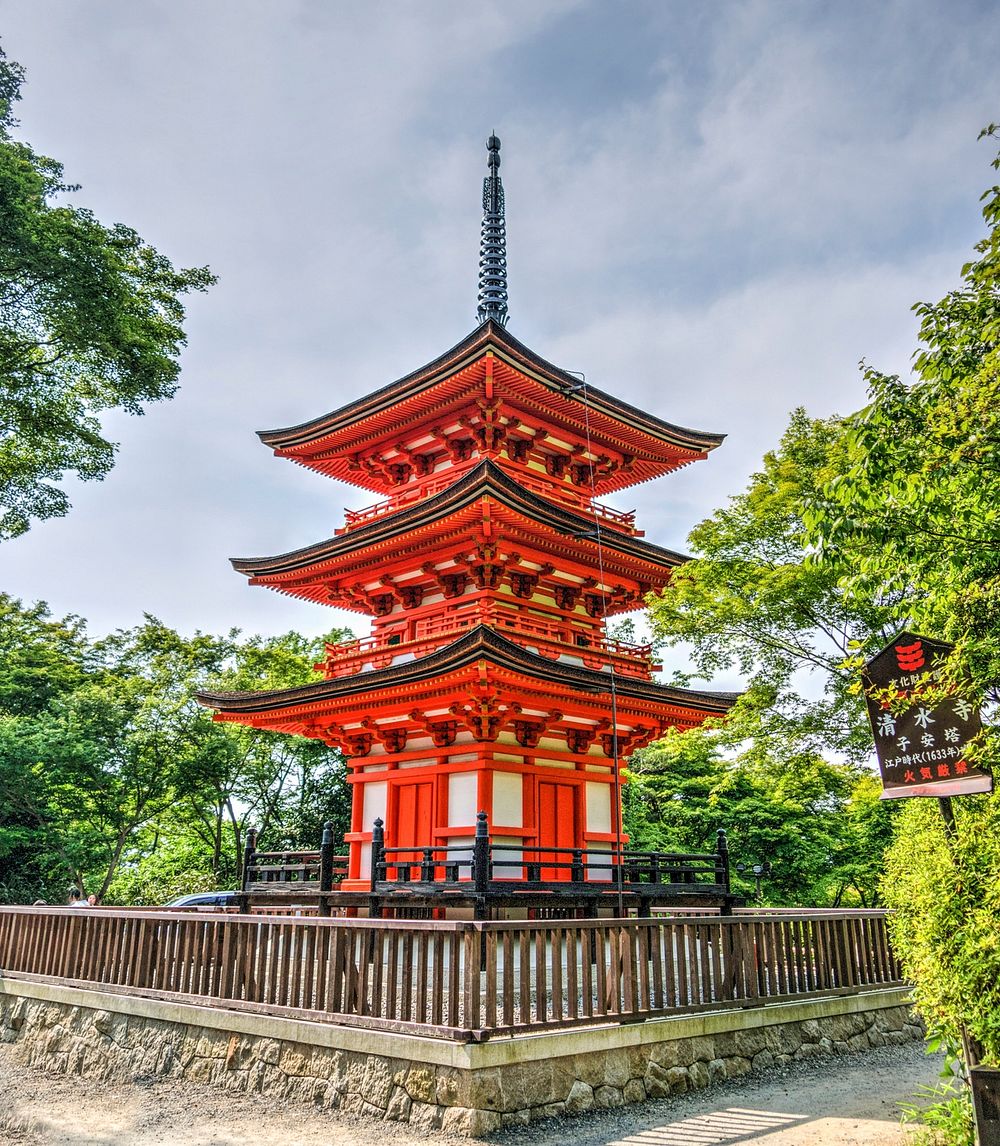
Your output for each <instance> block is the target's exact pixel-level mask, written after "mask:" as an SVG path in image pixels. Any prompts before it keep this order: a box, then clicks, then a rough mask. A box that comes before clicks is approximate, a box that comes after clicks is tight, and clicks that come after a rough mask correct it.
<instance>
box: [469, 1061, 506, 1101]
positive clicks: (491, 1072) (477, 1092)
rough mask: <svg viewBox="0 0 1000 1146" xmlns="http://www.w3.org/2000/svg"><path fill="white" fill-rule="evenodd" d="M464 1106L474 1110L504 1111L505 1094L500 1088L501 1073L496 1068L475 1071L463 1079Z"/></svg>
mask: <svg viewBox="0 0 1000 1146" xmlns="http://www.w3.org/2000/svg"><path fill="white" fill-rule="evenodd" d="M462 1093H463V1094H464V1096H465V1098H464V1101H463V1102H462V1103H461V1105H463V1106H471V1107H472V1109H473V1110H497V1111H499V1110H502V1109H503V1092H502V1090H501V1088H500V1071H499V1070H498V1069H497V1068H496V1067H495V1066H492V1067H486V1068H485V1069H483V1070H477V1071H473V1072H471V1073H470V1074H467V1075H466V1076H465V1078H464V1079H463V1083H462Z"/></svg>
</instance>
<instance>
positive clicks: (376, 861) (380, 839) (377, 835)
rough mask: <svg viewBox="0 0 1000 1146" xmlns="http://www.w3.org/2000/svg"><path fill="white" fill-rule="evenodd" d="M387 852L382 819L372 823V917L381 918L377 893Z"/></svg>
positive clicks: (380, 906)
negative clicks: (383, 860) (383, 859)
mask: <svg viewBox="0 0 1000 1146" xmlns="http://www.w3.org/2000/svg"><path fill="white" fill-rule="evenodd" d="M384 854H385V827H384V825H383V823H382V821H381V820H376V821H375V823H374V824H372V850H371V899H370V900H369V907H368V914H369V915H370V916H371V918H372V919H381V917H382V905H381V902H380V900H379V897H378V896H377V894H376V885H377V883H378V878H379V873H380V869H381V867H382V858H383V855H384Z"/></svg>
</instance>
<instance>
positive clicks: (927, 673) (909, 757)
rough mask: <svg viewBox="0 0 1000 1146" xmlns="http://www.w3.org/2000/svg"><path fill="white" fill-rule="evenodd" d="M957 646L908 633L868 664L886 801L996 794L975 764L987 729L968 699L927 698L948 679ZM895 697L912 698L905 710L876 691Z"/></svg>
mask: <svg viewBox="0 0 1000 1146" xmlns="http://www.w3.org/2000/svg"><path fill="white" fill-rule="evenodd" d="M953 649H954V645H947V644H944V643H943V642H942V641H931V640H928V639H927V638H926V637H919V636H917V635H916V634H915V633H907V632H903V633H900V634H899V636H897V637H896V639H895V640H894V641H891V642H890V643H889V644H888V645H886V647H885V648H884V649H883V650H882V651H881V652H880V653H878V654H877V655H876V656H874V657H872V659H871V660H870V661H869V662H868V663H867V664H866V665H865V671H864V678H863V679H864V686H865V699H866V701H867V704H868V719H869V720H870V721H871V725H872V734H873V735H874V737H875V751H876V752H877V753H878V763H879V768H880V769H881V770H882V789H883V791H882V799H883V800H894V799H898V798H900V797H903V796H967V795H970V794H971V793H973V792H990V791H992V790H993V777H992V776H991V775H990V774H989V773H987V772H983V771H982V770H981V769H980V768H977V767H976V766H975V765H974V764H970V763H969V762H968V761H967V760H966V758H965V752H966V746H967V745H968V743H969V741H970V740H972V738H973V737H974V736H976V735H977V734H978V733H979V731H980V729H981V728H982V724H981V722H980V718H979V708H978V706H976V705H975V704H972V703H971V702H970V701H969V700H967V699H966V698H965V697H958V698H956V699H954V700H953V699H952V698H951V697H946V698H945V699H935V700H929V701H928V702H927V703H926V704H924V703H921V700H920V694H921V692H922V691H925V690H927V688H928V686H929V685H931V684H933V683H934V682H935V680H937V679H938V678H939V676H940V668H941V666H942V665H943V664H944V662H945V660H947V658H948V656H949V655H950V653H951V652H952V650H953ZM886 689H892V690H895V692H896V694H897V696H899V697H900V698H901V699H908V700H909V702H910V703H908V704H907V705H906V706H905V708H904V709H903V710H902V711H899V712H896V711H894V709H895V708H896V706H895V705H891V704H890V703H889V701H888V700H883V699H880V698H878V697H872V696H871V695H870V694H871V692H872V691H879V690H881V691H884V690H886Z"/></svg>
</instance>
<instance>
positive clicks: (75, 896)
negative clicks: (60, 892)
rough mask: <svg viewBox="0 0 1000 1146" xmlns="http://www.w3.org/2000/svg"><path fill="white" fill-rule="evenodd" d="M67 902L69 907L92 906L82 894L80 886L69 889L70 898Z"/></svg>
mask: <svg viewBox="0 0 1000 1146" xmlns="http://www.w3.org/2000/svg"><path fill="white" fill-rule="evenodd" d="M66 904H67V906H68V907H89V906H90V904H89V903H88V902H87V901H86V900H85V899H84V898H83V896H82V895H81V894H80V889H79V888H78V887H71V888H70V889H69V899H67V901H66Z"/></svg>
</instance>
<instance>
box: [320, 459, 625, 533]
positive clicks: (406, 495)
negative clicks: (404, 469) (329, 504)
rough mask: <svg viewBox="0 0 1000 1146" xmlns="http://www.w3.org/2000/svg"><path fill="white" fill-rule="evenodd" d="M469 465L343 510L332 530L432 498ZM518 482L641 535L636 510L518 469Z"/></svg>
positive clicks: (344, 529) (346, 529)
mask: <svg viewBox="0 0 1000 1146" xmlns="http://www.w3.org/2000/svg"><path fill="white" fill-rule="evenodd" d="M472 464H474V463H471V464H469V465H464V466H461V467H455V468H454V469H452V470H449V471H448V473H447V474H444V475H442V476H440V477H436V478H434V479H433V480H432V481H428V482H423V483H421V484H420V485H413V486H412V487H407V488H406V489H404V490H402V491H401V492H399V493H397V494H395V495H394V496H393V497H387V498H385V499H384V500H383V501H377V502H375V503H374V505H368V506H365V508H364V509H345V511H344V525H343V526H342V527H341V528H340V529H337V530H335V532H336V533H337V534H341V533H347V532H349V531H350V530H352V529H357V528H358V527H359V526H361V525H368V524H370V523H371V522H373V521H377V520H378V519H379V518H380V517H385V516H386V515H387V514H390V513H396V512H397V511H398V510H400V509H406V508H407V507H408V506H411V505H416V504H417V503H418V502H420V501H423V500H424V499H425V498H428V497H433V496H434V495H435V494H437V493H440V492H441V491H442V490H443V489H447V488H448V487H449V486H450V485H454V484H455V482H457V481H458V480H459V478H460V477H461V476H462V475H463V474H464V473H465V471H466V470H468V469H471V468H472ZM517 481H518V483H519V484H520V485H523V486H524V488H525V489H530V490H531V491H532V493H537V494H539V495H540V496H542V497H544V498H547V499H548V500H549V501H555V502H558V503H560V504H562V505H565V506H566V507H567V508H569V509H572V510H575V511H576V512H577V513H580V514H582V515H585V516H587V517H593V516H595V515H596V516H597V517H598V519H599V520H600V522H601V524H602V525H610V526H613V527H614V528H615V529H619V530H622V531H623V532H625V533H629V534H631V535H632V536H634V537H642V536H643V534H642V531H641V530H637V529H636V528H635V510H621V509H613V508H612V507H611V506H610V505H604V504H603V503H602V502H599V501H591V499H590V498H588V497H587V496H586V495H584V494H578V493H576V492H575V491H574V490H572V489H569V488H566V487H564V486H563V485H562V484H561V483H560V482H546V481H543V480H541V479H540V478H532V477H529V476H528V475H527V474H526V473H521V472H519V473H518V475H517Z"/></svg>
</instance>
